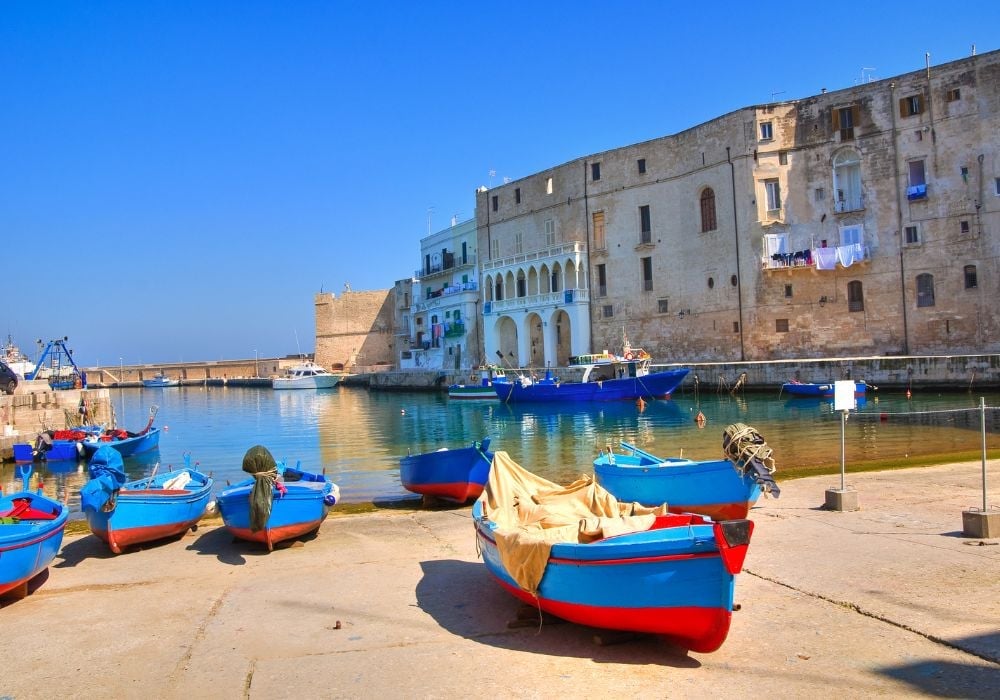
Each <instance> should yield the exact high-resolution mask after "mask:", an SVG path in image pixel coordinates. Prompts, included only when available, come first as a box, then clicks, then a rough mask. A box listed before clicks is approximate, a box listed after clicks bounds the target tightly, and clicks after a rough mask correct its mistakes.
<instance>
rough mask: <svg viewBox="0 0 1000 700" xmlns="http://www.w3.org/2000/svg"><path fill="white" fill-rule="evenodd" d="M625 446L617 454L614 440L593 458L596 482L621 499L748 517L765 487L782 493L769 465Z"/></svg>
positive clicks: (713, 514)
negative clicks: (757, 466) (660, 454)
mask: <svg viewBox="0 0 1000 700" xmlns="http://www.w3.org/2000/svg"><path fill="white" fill-rule="evenodd" d="M621 447H622V448H623V449H624V450H626V451H627V452H625V453H621V454H615V453H613V452H612V451H611V447H610V445H609V446H608V448H607V450H606V451H604V452H601V453H600V454H599V455H598V456H597V459H595V460H594V476H595V477H596V479H597V483H599V484H600V485H601V486H603V487H604V488H606V489H607V490H608V491H610V492H611V493H612V494H613V495H614V496H615V498H617V499H618V500H619V501H626V502H631V501H635V502H637V503H642V504H643V505H647V506H657V505H659V504H661V503H666V504H667V506H668V507H669V509H670V511H671V512H673V513H700V514H701V515H707V516H708V517H710V518H712V519H713V520H731V519H738V518H745V517H747V513H748V512H749V511H750V509H751V508H752V507H753V506H754V504H755V503H756V502H757V500H758V499H759V498H760V496H761V493H762V492H766V493H769V494H770V495H772V496H774V497H776V498H777V497H778V496H779V495H780V493H781V491H780V489H779V488H778V485H777V484H776V483H775V482H774V479H773V478H772V477H771V470H768V469H766V468H765V469H763V470H760V469H754V468H741V467H737V466H736V465H734V464H733V463H732V462H730V461H729V460H725V459H718V460H707V461H694V460H690V459H683V458H680V457H668V458H666V459H664V458H662V457H656V456H654V455H651V454H650V453H648V452H644V451H643V450H640V449H639V448H638V447H635V446H634V445H630V444H629V443H627V442H622V443H621Z"/></svg>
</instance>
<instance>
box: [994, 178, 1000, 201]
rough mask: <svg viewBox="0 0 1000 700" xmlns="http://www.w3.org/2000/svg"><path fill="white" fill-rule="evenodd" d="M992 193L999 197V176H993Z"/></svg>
mask: <svg viewBox="0 0 1000 700" xmlns="http://www.w3.org/2000/svg"><path fill="white" fill-rule="evenodd" d="M993 194H995V195H996V196H997V197H1000V177H995V178H993Z"/></svg>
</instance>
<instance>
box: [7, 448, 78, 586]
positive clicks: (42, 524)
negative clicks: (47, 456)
mask: <svg viewBox="0 0 1000 700" xmlns="http://www.w3.org/2000/svg"><path fill="white" fill-rule="evenodd" d="M17 469H18V472H19V474H20V476H21V480H22V489H21V491H17V492H14V493H11V494H8V495H5V496H0V595H15V596H20V597H24V595H26V594H27V592H28V584H29V583H30V581H31V580H32V579H34V578H35V577H36V576H38V575H39V574H40V573H42V572H43V571H44V570H45V569H46V568H48V566H49V564H50V563H51V562H52V560H53V559H54V558H55V556H56V554H57V553H58V552H59V548H60V547H61V546H62V540H63V533H64V531H65V529H66V521H67V519H68V518H69V508H68V506H66V505H65V504H63V503H60V502H59V501H57V500H54V499H52V498H48V497H47V496H44V495H42V493H41V489H39V490H38V492H34V493H33V492H31V491H30V490H29V483H30V477H31V471H32V466H31V464H19V465H18V466H17Z"/></svg>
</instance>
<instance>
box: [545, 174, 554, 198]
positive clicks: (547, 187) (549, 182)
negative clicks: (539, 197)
mask: <svg viewBox="0 0 1000 700" xmlns="http://www.w3.org/2000/svg"><path fill="white" fill-rule="evenodd" d="M545 194H552V178H551V177H550V178H548V179H546V180H545Z"/></svg>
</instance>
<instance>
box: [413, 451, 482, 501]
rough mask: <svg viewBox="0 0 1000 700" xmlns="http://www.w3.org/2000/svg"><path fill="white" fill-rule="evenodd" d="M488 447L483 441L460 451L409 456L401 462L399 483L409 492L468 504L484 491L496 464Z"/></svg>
mask: <svg viewBox="0 0 1000 700" xmlns="http://www.w3.org/2000/svg"><path fill="white" fill-rule="evenodd" d="M489 446H490V439H489V438H484V439H483V440H482V442H473V443H472V445H471V446H469V447H462V448H460V449H457V450H450V449H448V448H443V449H440V450H437V451H435V452H425V453H423V454H416V455H408V456H406V457H403V458H402V459H401V460H399V480H400V482H401V483H402V484H403V488H405V489H406V490H407V491H412V492H413V493H419V494H420V495H422V496H430V497H432V498H441V499H444V500H446V501H453V502H455V503H465V502H466V501H468V500H469V499H470V498H477V497H478V496H479V494H481V493H482V492H483V486H484V485H485V484H486V478H487V477H488V476H489V473H490V464H491V463H492V462H493V453H492V452H489V451H488V450H489Z"/></svg>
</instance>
